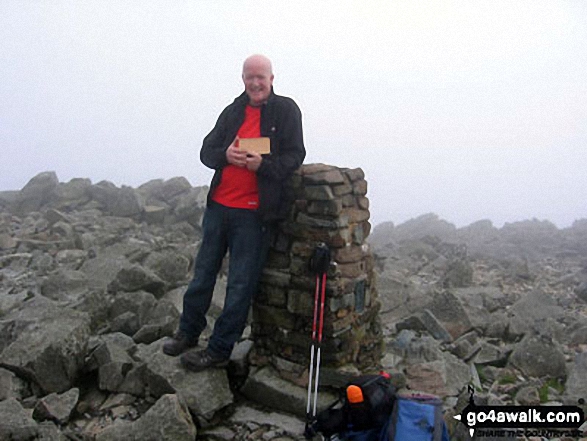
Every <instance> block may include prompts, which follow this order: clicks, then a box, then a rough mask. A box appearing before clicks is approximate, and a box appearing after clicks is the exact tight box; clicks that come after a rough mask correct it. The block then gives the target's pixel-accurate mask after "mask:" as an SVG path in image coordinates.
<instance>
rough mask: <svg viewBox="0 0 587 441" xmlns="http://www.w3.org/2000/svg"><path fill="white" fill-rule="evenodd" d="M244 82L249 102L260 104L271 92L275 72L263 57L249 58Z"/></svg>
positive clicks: (245, 68) (253, 104)
mask: <svg viewBox="0 0 587 441" xmlns="http://www.w3.org/2000/svg"><path fill="white" fill-rule="evenodd" d="M243 82H244V83H245V92H246V93H247V95H248V96H249V104H251V105H252V106H260V105H261V104H263V103H264V102H265V101H267V98H269V94H270V93H271V86H272V85H273V74H272V73H271V65H270V64H269V63H268V62H266V60H263V59H250V60H247V62H246V63H245V65H244V67H243Z"/></svg>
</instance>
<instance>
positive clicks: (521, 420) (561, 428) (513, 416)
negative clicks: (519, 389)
mask: <svg viewBox="0 0 587 441" xmlns="http://www.w3.org/2000/svg"><path fill="white" fill-rule="evenodd" d="M469 392H470V394H471V395H470V398H469V404H468V405H467V407H465V408H464V409H463V411H462V412H461V413H460V415H456V416H455V417H454V418H455V419H457V420H459V421H460V422H461V423H463V424H465V425H466V426H467V427H468V428H469V433H470V435H471V437H473V435H474V434H475V431H476V430H478V435H481V436H483V435H491V436H500V435H501V436H520V435H526V436H528V435H535V436H541V435H544V434H547V433H548V434H552V435H558V436H561V434H563V435H565V436H577V437H578V436H581V434H582V433H583V430H587V427H586V426H587V424H586V421H585V415H584V413H583V410H582V409H581V408H580V407H579V406H477V405H476V404H475V401H474V396H473V391H472V389H469ZM581 401H582V400H581ZM530 429H533V430H530Z"/></svg>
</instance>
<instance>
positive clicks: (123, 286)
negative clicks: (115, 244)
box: [108, 264, 165, 298]
mask: <svg viewBox="0 0 587 441" xmlns="http://www.w3.org/2000/svg"><path fill="white" fill-rule="evenodd" d="M108 289H109V290H110V291H127V292H133V291H140V290H144V291H148V292H150V293H153V294H154V295H155V297H157V298H160V297H162V296H163V294H164V293H165V282H164V281H163V280H161V278H160V277H159V276H157V275H156V274H155V273H154V272H153V271H151V270H149V269H146V268H144V267H142V266H141V265H138V264H134V265H131V266H129V267H123V268H121V269H120V270H119V271H118V273H117V274H116V278H115V279H114V280H113V281H112V282H111V283H110V285H108Z"/></svg>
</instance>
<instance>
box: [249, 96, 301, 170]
mask: <svg viewBox="0 0 587 441" xmlns="http://www.w3.org/2000/svg"><path fill="white" fill-rule="evenodd" d="M285 107H286V109H284V115H283V120H282V121H281V129H280V130H279V133H278V135H277V142H278V143H279V151H278V152H277V154H272V155H269V156H263V161H262V162H261V166H260V167H259V169H258V170H257V174H258V175H259V176H262V177H265V178H268V179H271V180H274V181H284V180H285V179H287V178H288V177H289V176H291V174H292V173H293V172H294V171H296V170H297V168H298V167H299V166H300V165H302V163H303V162H304V158H305V157H306V149H305V147H304V136H303V131H302V113H301V111H300V109H299V107H298V106H297V104H296V103H295V102H294V101H293V100H291V99H288V101H287V105H286V106H285Z"/></svg>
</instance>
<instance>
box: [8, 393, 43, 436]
mask: <svg viewBox="0 0 587 441" xmlns="http://www.w3.org/2000/svg"><path fill="white" fill-rule="evenodd" d="M38 434H39V426H38V424H37V422H36V421H35V420H34V419H33V418H32V417H31V416H30V413H29V412H28V411H27V410H26V409H24V408H23V407H22V405H21V404H20V403H19V402H18V401H17V400H16V399H15V398H9V399H7V400H4V401H0V439H3V440H11V441H28V440H33V439H37V435H38Z"/></svg>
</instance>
